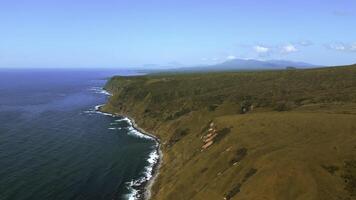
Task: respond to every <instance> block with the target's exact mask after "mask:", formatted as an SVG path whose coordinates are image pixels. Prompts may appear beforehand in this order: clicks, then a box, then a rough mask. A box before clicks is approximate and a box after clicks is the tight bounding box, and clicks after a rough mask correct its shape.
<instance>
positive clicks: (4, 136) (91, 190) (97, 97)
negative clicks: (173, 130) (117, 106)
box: [0, 70, 157, 200]
mask: <svg viewBox="0 0 356 200" xmlns="http://www.w3.org/2000/svg"><path fill="white" fill-rule="evenodd" d="M114 74H120V75H127V74H132V72H127V71H109V70H106V71H103V70H88V71H83V70H70V71H68V70H1V71H0V166H1V167H0V199H1V200H12V199H14V200H15V199H16V200H32V199H33V200H38V199H51V200H56V199H58V200H59V199H60V200H66V199H78V200H79V199H85V200H91V199H93V200H94V199H95V200H98V199H105V200H106V199H110V200H112V199H137V198H136V197H135V194H137V193H139V192H138V191H136V190H135V189H138V188H140V187H138V186H137V185H138V184H139V182H140V181H142V180H144V179H145V178H146V179H147V178H150V176H151V174H150V173H151V172H152V163H154V162H155V161H156V159H157V155H155V153H154V152H155V150H156V148H157V143H156V142H155V141H154V140H153V139H152V138H150V137H148V136H146V135H142V134H141V133H139V132H138V131H137V130H135V129H133V127H132V124H131V122H130V121H129V120H127V119H125V118H122V117H113V116H109V115H103V114H100V113H98V112H97V111H96V110H95V106H97V105H100V104H103V103H105V101H106V99H107V94H105V92H104V91H102V90H101V88H102V87H103V85H104V84H105V82H106V78H107V77H110V76H112V75H114ZM135 184H136V185H135ZM141 189H142V188H141Z"/></svg>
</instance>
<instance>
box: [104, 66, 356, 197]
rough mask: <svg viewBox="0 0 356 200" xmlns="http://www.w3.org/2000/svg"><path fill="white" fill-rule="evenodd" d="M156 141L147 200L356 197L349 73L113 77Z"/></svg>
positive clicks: (354, 69) (118, 106)
mask: <svg viewBox="0 0 356 200" xmlns="http://www.w3.org/2000/svg"><path fill="white" fill-rule="evenodd" d="M106 89H107V90H109V91H111V92H112V93H113V94H114V95H113V96H112V97H111V98H110V100H109V102H108V103H107V104H106V105H105V106H104V107H103V110H104V111H107V112H112V113H120V114H124V115H129V116H131V117H133V118H134V119H135V120H136V121H137V122H138V125H139V126H140V127H142V128H144V129H145V130H147V131H149V132H152V133H154V134H155V135H157V136H158V137H159V138H160V139H161V141H162V150H163V153H164V157H163V164H162V167H161V169H160V175H159V177H158V179H157V181H156V183H155V184H154V186H153V197H152V199H179V200H186V199H202V200H203V199H204V200H209V199H212V200H213V199H214V200H215V199H224V198H225V199H281V200H282V199H283V200H284V199H303V200H304V199H322V200H325V199H342V200H344V199H345V200H346V199H356V66H355V65H354V66H343V67H332V68H320V69H308V70H281V71H260V72H256V71H255V72H221V73H196V74H161V75H147V76H137V77H119V76H117V77H113V78H112V79H111V80H110V81H109V82H108V83H107V85H106Z"/></svg>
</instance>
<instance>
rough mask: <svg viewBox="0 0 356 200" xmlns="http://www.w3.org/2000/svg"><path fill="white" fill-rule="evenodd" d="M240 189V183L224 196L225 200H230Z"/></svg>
mask: <svg viewBox="0 0 356 200" xmlns="http://www.w3.org/2000/svg"><path fill="white" fill-rule="evenodd" d="M240 188H241V183H238V184H236V185H235V186H234V187H233V188H232V189H231V190H230V191H229V192H228V193H227V194H226V195H225V198H224V199H225V200H230V199H231V198H232V197H234V196H235V195H236V194H237V193H239V192H240Z"/></svg>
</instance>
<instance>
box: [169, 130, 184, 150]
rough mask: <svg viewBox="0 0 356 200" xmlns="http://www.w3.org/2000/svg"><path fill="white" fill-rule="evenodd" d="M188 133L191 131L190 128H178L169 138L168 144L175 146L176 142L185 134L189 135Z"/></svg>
mask: <svg viewBox="0 0 356 200" xmlns="http://www.w3.org/2000/svg"><path fill="white" fill-rule="evenodd" d="M188 133H189V129H188V128H184V129H180V128H178V129H177V130H176V131H174V133H173V135H172V136H171V138H170V139H169V140H168V142H167V144H166V145H167V147H171V146H173V145H174V144H175V143H177V142H178V141H179V140H181V139H182V138H183V137H184V136H186V135H188Z"/></svg>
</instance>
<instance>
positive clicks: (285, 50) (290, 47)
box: [282, 44, 298, 53]
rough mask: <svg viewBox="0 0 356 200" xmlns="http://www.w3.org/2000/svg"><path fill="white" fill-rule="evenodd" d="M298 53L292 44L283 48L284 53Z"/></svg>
mask: <svg viewBox="0 0 356 200" xmlns="http://www.w3.org/2000/svg"><path fill="white" fill-rule="evenodd" d="M297 51H298V49H297V47H295V46H294V45H292V44H287V45H285V46H283V47H282V52H283V53H293V52H297Z"/></svg>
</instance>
